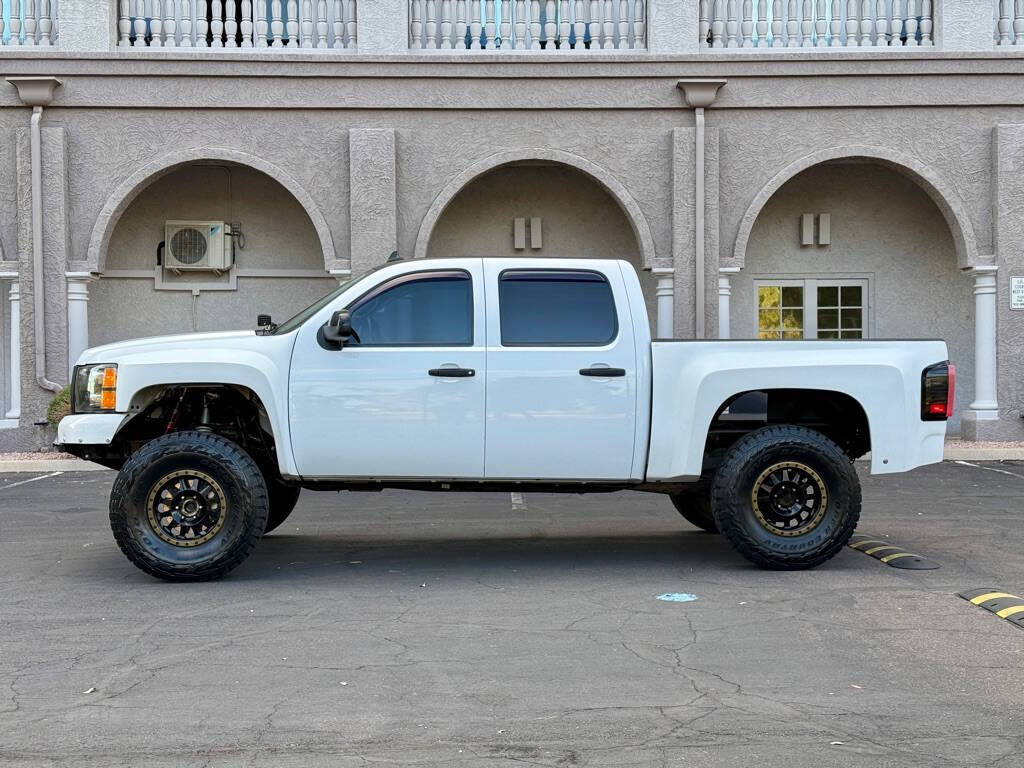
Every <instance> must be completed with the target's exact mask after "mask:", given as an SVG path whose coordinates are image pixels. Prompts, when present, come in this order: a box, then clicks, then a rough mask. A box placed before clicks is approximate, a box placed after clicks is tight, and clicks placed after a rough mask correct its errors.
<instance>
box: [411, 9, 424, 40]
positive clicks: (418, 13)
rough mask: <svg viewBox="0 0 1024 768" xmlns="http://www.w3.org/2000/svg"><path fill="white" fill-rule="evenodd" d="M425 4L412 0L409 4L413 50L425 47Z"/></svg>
mask: <svg viewBox="0 0 1024 768" xmlns="http://www.w3.org/2000/svg"><path fill="white" fill-rule="evenodd" d="M423 2H424V0H410V3H409V47H410V48H412V49H413V50H419V49H420V48H422V47H423V9H422V6H421V4H422V3H423Z"/></svg>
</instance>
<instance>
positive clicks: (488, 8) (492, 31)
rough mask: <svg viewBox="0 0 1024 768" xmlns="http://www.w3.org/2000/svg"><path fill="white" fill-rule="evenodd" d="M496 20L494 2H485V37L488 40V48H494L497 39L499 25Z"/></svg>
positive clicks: (486, 0) (492, 0) (491, 0)
mask: <svg viewBox="0 0 1024 768" xmlns="http://www.w3.org/2000/svg"><path fill="white" fill-rule="evenodd" d="M497 21H498V20H497V19H496V18H495V12H494V0H484V35H485V36H486V38H487V47H488V48H490V49H492V50H493V48H494V44H495V43H494V38H495V37H497V30H498V23H497Z"/></svg>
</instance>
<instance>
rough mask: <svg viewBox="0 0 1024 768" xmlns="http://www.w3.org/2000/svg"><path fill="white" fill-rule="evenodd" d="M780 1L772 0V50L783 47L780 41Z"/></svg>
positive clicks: (782, 42)
mask: <svg viewBox="0 0 1024 768" xmlns="http://www.w3.org/2000/svg"><path fill="white" fill-rule="evenodd" d="M782 26H783V24H782V0H772V48H781V47H782V46H783V45H785V41H784V40H783V39H782Z"/></svg>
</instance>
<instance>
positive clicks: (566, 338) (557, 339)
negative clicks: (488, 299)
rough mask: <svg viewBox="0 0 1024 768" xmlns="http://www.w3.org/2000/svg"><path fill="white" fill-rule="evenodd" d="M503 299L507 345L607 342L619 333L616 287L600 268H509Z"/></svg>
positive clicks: (502, 287)
mask: <svg viewBox="0 0 1024 768" xmlns="http://www.w3.org/2000/svg"><path fill="white" fill-rule="evenodd" d="M498 302H499V304H500V308H501V343H502V344H504V345H506V346H508V345H521V344H559V345H563V346H577V345H588V344H607V343H609V342H610V341H612V340H613V339H614V338H615V334H616V333H617V332H618V321H617V319H616V315H615V302H614V300H613V299H612V289H611V286H610V285H608V281H607V280H605V279H604V278H603V277H602V276H601V275H599V274H597V273H595V272H571V271H568V272H547V271H541V270H538V271H515V272H505V273H504V274H502V276H501V279H500V280H499V282H498Z"/></svg>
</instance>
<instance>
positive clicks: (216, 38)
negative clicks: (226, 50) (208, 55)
mask: <svg viewBox="0 0 1024 768" xmlns="http://www.w3.org/2000/svg"><path fill="white" fill-rule="evenodd" d="M210 35H211V37H212V38H213V39H212V40H211V42H210V47H211V48H223V47H224V3H223V2H222V0H210Z"/></svg>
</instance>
